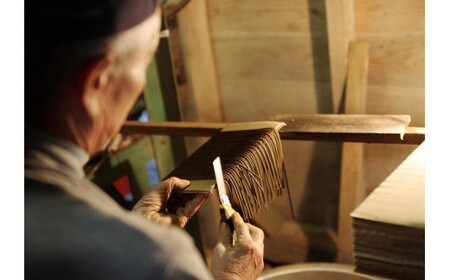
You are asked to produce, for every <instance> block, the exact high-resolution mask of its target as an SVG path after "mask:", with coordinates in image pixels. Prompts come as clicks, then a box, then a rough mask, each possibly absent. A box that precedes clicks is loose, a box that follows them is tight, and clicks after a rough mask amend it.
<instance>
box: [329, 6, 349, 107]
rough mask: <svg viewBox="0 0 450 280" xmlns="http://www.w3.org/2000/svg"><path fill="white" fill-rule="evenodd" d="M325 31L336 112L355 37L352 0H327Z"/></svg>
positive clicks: (342, 91)
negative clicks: (350, 49)
mask: <svg viewBox="0 0 450 280" xmlns="http://www.w3.org/2000/svg"><path fill="white" fill-rule="evenodd" d="M325 4H326V14H327V32H328V50H329V56H330V71H331V87H332V91H333V107H334V108H333V110H334V112H335V113H338V108H339V104H340V102H341V98H342V96H343V93H344V85H345V79H346V75H347V63H348V60H347V58H348V53H349V43H350V42H351V41H353V40H354V39H355V18H354V17H355V16H354V1H353V0H327V1H325Z"/></svg>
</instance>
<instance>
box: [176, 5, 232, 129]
mask: <svg viewBox="0 0 450 280" xmlns="http://www.w3.org/2000/svg"><path fill="white" fill-rule="evenodd" d="M178 22H179V28H180V36H181V46H182V52H183V57H184V61H185V66H186V73H187V77H188V80H189V84H190V86H191V87H192V90H191V92H192V93H193V95H194V97H195V108H192V109H195V110H196V111H197V116H198V121H200V122H222V121H223V120H224V117H223V109H222V100H221V96H220V91H219V83H218V78H217V74H216V68H215V61H214V55H213V47H212V43H211V35H210V30H209V21H208V10H207V7H206V1H205V0H195V1H191V2H189V3H188V4H187V5H186V7H184V8H183V10H181V12H180V13H179V14H178Z"/></svg>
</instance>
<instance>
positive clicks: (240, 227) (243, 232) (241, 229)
mask: <svg viewBox="0 0 450 280" xmlns="http://www.w3.org/2000/svg"><path fill="white" fill-rule="evenodd" d="M231 220H232V221H233V224H234V229H235V230H236V236H237V239H238V240H239V239H241V236H242V237H246V238H251V236H250V232H249V230H248V226H247V224H246V223H245V222H244V220H243V219H242V217H241V215H239V213H238V212H235V213H234V214H233V215H232V216H231Z"/></svg>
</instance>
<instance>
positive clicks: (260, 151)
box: [167, 122, 287, 221]
mask: <svg viewBox="0 0 450 280" xmlns="http://www.w3.org/2000/svg"><path fill="white" fill-rule="evenodd" d="M284 125H285V124H284V123H282V122H249V123H234V124H229V125H227V126H226V127H225V128H223V129H222V130H221V131H220V132H219V133H218V134H216V135H214V136H213V137H212V138H211V139H210V140H209V141H208V142H207V143H205V144H204V145H203V146H202V147H200V148H199V149H198V150H197V151H195V152H194V153H193V154H192V155H191V156H190V157H189V158H187V159H186V160H185V161H184V162H183V163H182V164H180V165H179V166H177V168H175V170H174V171H172V172H171V173H170V174H169V175H168V176H167V177H170V176H175V177H180V178H183V179H187V180H190V182H191V184H190V186H189V187H188V188H186V189H185V190H183V192H182V193H184V194H189V193H191V194H196V193H202V192H205V193H210V192H212V190H213V187H214V186H215V184H216V181H215V176H214V169H213V164H212V163H213V161H214V159H215V158H216V157H218V156H219V157H220V158H221V162H222V166H223V176H224V181H225V187H226V189H227V194H228V196H229V197H230V200H231V204H232V206H233V208H234V209H235V210H236V211H238V212H239V213H240V214H241V216H242V217H243V219H244V220H245V221H249V220H250V219H251V218H252V216H253V215H255V214H256V213H258V212H259V210H260V209H261V208H263V207H266V206H267V204H268V203H269V202H271V201H272V200H273V199H274V198H275V197H276V196H279V195H281V194H282V190H283V189H285V188H286V187H287V179H286V172H285V168H284V160H283V151H282V147H281V140H280V135H279V130H280V128H281V127H283V126H284Z"/></svg>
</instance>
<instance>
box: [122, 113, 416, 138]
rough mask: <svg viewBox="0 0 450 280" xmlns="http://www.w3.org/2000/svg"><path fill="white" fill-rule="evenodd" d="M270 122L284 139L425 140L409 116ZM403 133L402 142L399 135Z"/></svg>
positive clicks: (211, 131) (129, 125)
mask: <svg viewBox="0 0 450 280" xmlns="http://www.w3.org/2000/svg"><path fill="white" fill-rule="evenodd" d="M271 119H272V120H275V121H283V122H285V123H286V124H287V126H285V127H283V128H282V129H281V130H280V137H281V139H283V140H311V141H334V142H361V143H388V144H412V145H419V144H421V143H422V142H423V141H424V140H425V128H423V127H407V123H408V121H407V119H408V116H405V115H353V114H352V115H327V114H325V115H278V116H274V117H273V118H271ZM226 125H227V123H200V122H148V123H142V122H135V121H127V122H125V124H124V126H123V127H122V129H121V132H122V133H127V134H146V135H152V134H163V135H182V136H203V137H211V136H213V135H215V134H216V133H217V132H219V131H220V130H221V129H222V128H224V127H225V126H226ZM401 128H402V129H403V130H400V129H401ZM403 131H404V134H403V139H402V138H401V137H400V136H401V133H402V132H403Z"/></svg>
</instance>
